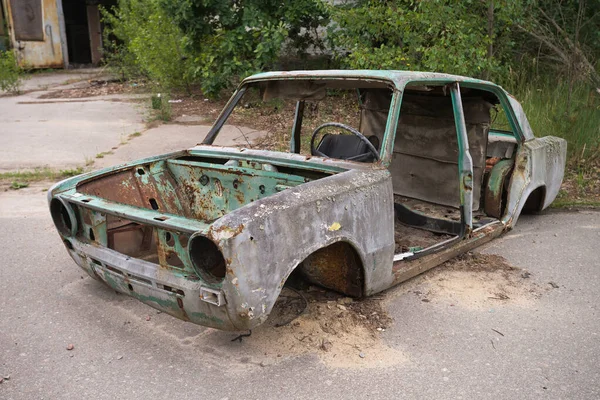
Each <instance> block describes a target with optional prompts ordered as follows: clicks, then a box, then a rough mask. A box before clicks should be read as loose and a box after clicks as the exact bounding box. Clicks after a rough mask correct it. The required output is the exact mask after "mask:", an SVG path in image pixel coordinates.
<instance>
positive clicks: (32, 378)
mask: <svg viewBox="0 0 600 400" xmlns="http://www.w3.org/2000/svg"><path fill="white" fill-rule="evenodd" d="M52 79H55V78H52ZM58 83H64V81H61V80H60V79H58ZM44 88H45V87H44ZM36 93H38V94H39V92H30V93H27V94H25V95H23V96H24V97H21V96H19V98H10V97H0V138H2V141H3V146H2V148H1V150H0V169H4V170H14V169H16V168H24V167H26V166H42V165H48V166H51V167H53V168H67V167H70V166H80V165H83V164H84V163H85V157H86V155H87V156H88V157H89V156H93V155H95V154H96V153H98V152H101V151H108V150H110V149H111V148H112V147H118V148H117V150H115V151H114V154H112V155H109V156H106V157H104V158H102V159H96V162H97V164H95V165H94V166H99V165H110V164H111V163H119V162H123V161H127V160H130V159H135V158H138V157H140V156H143V155H149V154H159V153H164V152H168V151H171V150H177V149H181V148H185V147H189V146H191V145H193V144H195V143H196V142H198V141H200V140H201V138H202V137H203V135H204V134H205V133H206V131H207V129H208V128H207V127H204V126H179V125H163V126H162V127H159V128H157V129H151V130H148V131H144V133H143V134H142V135H141V136H140V137H136V138H133V139H131V140H129V141H128V144H126V145H121V146H119V144H120V142H121V135H122V134H126V135H129V134H130V133H133V132H135V131H138V130H139V129H143V120H142V118H143V112H144V111H143V109H141V108H139V109H138V108H136V106H135V105H133V104H132V103H130V102H114V101H110V102H109V101H105V100H102V99H100V98H96V99H93V100H92V101H89V102H81V103H64V104H63V103H60V104H59V103H52V104H35V105H30V104H27V105H24V104H18V102H19V101H23V100H18V99H20V98H22V99H25V98H26V99H30V100H26V101H35V99H36V97H35V96H36ZM31 99H33V100H31ZM16 100H17V101H16ZM10 102H12V103H10ZM7 104H12V105H11V106H9V108H8V109H7V108H4V107H5V106H6V105H7ZM21 107H22V108H21ZM46 107H48V108H46ZM7 110H8V111H7ZM98 114H101V115H102V116H103V117H102V118H99V117H98ZM17 116H18V117H17ZM114 118H120V119H121V120H122V122H120V124H121V126H124V127H126V129H125V128H124V129H123V130H122V131H119V129H120V128H118V127H117V126H116V125H111V123H110V120H112V119H114ZM43 119H48V121H40V120H43ZM16 120H18V122H16ZM69 121H71V122H69ZM75 121H76V122H75ZM48 122H50V123H49V124H48ZM88 123H89V124H90V125H86V124H88ZM86 126H87V127H88V128H89V129H87V130H86V129H83V127H86ZM140 126H141V128H140ZM48 127H52V129H49V128H48ZM28 134H30V135H31V136H26V135H28ZM77 136H79V137H80V140H75V139H74V138H75V137H77ZM230 138H231V140H235V132H234V131H232V133H231V136H230ZM71 140H73V142H71ZM52 142H56V143H57V144H58V145H59V147H57V148H55V147H52V146H53V144H52ZM88 147H89V148H88ZM14 152H21V156H20V157H16V156H11V154H13V153H14ZM146 153H147V154H146ZM9 156H11V157H13V158H7V157H9ZM49 184H50V183H49V182H41V183H35V184H32V185H31V186H30V187H28V188H25V189H22V190H18V191H7V192H3V193H0V242H1V243H3V245H2V247H1V249H0V260H2V261H1V262H0V378H5V377H9V379H3V382H2V383H0V398H2V399H31V398H40V399H41V398H48V399H81V398H96V399H113V398H117V397H119V398H128V399H145V398H150V397H158V398H167V397H176V398H178V399H188V398H189V399H197V398H205V399H239V398H243V399H279V398H283V397H285V398H295V399H317V398H323V399H325V398H326V399H346V398H350V397H352V398H373V399H389V398H414V399H421V398H444V399H471V398H477V399H507V398H511V399H512V398H519V399H537V398H547V399H562V398H569V399H572V398H577V399H597V398H600V369H599V368H598V362H599V361H600V316H599V312H598V307H599V300H600V257H599V256H600V250H598V243H600V212H598V211H593V210H579V211H571V212H564V211H561V212H558V211H549V212H545V213H543V214H541V215H536V216H523V217H521V219H520V220H519V224H518V225H517V227H516V228H515V229H514V230H513V231H512V232H510V233H508V234H506V235H504V236H502V237H501V238H499V239H497V240H495V241H493V242H491V243H490V244H489V245H488V246H487V247H485V248H484V249H483V251H484V252H486V253H490V254H501V255H503V256H504V257H506V258H507V259H508V261H509V262H510V263H511V264H513V265H515V266H517V267H519V268H523V269H524V270H525V271H527V272H528V273H530V274H531V275H530V277H528V278H527V279H528V281H530V282H531V285H535V287H537V288H539V289H538V291H539V293H540V296H536V297H533V298H532V299H531V301H528V302H524V303H517V302H514V303H510V302H507V303H506V304H504V303H502V302H497V303H489V304H493V305H490V306H486V307H479V308H474V307H469V306H468V304H465V303H464V302H463V303H461V302H460V298H459V297H457V296H458V294H455V293H448V292H441V291H437V292H436V291H435V290H433V291H432V289H431V288H432V287H435V286H434V285H436V284H440V282H441V283H444V282H446V281H447V280H448V279H449V277H448V276H446V275H437V274H432V273H428V274H425V275H424V276H420V277H417V278H415V279H413V280H411V281H409V282H407V283H405V284H402V285H400V286H399V287H397V288H394V289H391V290H390V291H388V292H387V293H386V297H387V300H386V302H385V305H386V307H387V309H388V312H389V314H390V316H391V317H392V318H393V319H394V322H393V323H392V325H391V326H389V327H388V328H387V329H386V331H385V332H383V333H381V339H380V340H382V341H383V342H384V343H385V344H386V346H388V347H389V348H390V349H393V350H394V351H397V352H398V354H402V355H403V357H402V360H401V361H399V362H398V363H394V364H393V365H386V366H382V367H375V368H360V367H357V366H356V365H348V366H347V367H346V368H343V367H332V366H330V365H327V364H326V363H324V362H322V360H321V359H320V358H319V356H318V355H317V354H315V353H307V354H302V355H297V354H291V353H286V352H285V351H284V350H285V349H282V351H281V354H280V357H273V358H272V359H269V360H267V361H266V362H264V361H261V362H259V359H258V358H257V354H256V353H255V352H253V351H252V350H251V349H252V346H253V345H254V343H255V342H257V341H259V340H260V338H258V337H256V336H252V337H249V338H246V339H244V341H243V342H241V343H239V342H237V341H236V342H231V339H232V338H233V337H234V336H235V335H234V334H233V333H226V332H217V331H214V330H211V329H207V328H203V327H200V326H196V325H193V324H190V323H186V322H183V321H179V320H176V319H174V318H172V317H170V316H168V315H165V314H157V313H156V311H155V310H153V309H151V308H149V307H148V306H146V305H144V304H141V303H139V302H137V301H135V300H133V299H130V298H128V297H126V296H123V295H118V294H116V293H115V292H114V291H111V290H109V289H108V288H107V287H106V286H103V285H102V284H101V283H99V282H96V281H94V280H92V279H91V278H89V277H87V276H85V275H84V274H83V272H81V271H80V270H79V269H78V267H77V266H76V265H75V264H74V263H73V261H72V260H71V259H70V258H69V256H68V255H67V253H66V252H65V250H64V248H63V246H62V244H61V241H60V238H59V237H58V235H57V234H56V233H55V229H54V226H53V224H52V221H51V218H50V216H49V213H48V211H47V206H46V198H45V189H47V187H48V185H49ZM474 273H475V272H474ZM444 280H446V281H444ZM551 283H553V284H554V285H556V286H557V287H554V285H551ZM465 285H466V283H465ZM532 287H533V286H532ZM422 293H430V300H431V301H428V302H424V301H423V299H422ZM488 302H489V300H488ZM485 304H488V303H485ZM148 316H151V318H150V319H148ZM498 332H500V333H501V334H502V335H500V334H499V333H498ZM70 343H72V344H74V347H75V348H74V349H73V350H71V351H67V350H66V346H67V345H68V344H70ZM361 351H363V352H364V355H365V356H366V357H373V356H374V355H373V353H371V352H370V349H361ZM356 356H357V357H358V350H357V351H356ZM263 358H264V357H263Z"/></svg>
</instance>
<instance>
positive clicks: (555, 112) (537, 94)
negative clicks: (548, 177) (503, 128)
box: [510, 79, 600, 169]
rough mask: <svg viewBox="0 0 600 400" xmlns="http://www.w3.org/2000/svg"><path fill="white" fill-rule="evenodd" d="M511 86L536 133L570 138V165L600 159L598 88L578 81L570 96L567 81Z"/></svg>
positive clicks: (519, 83)
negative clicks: (596, 89)
mask: <svg viewBox="0 0 600 400" xmlns="http://www.w3.org/2000/svg"><path fill="white" fill-rule="evenodd" d="M510 86H512V93H513V94H514V95H515V97H517V99H518V100H519V101H520V103H521V104H522V106H523V109H524V110H525V114H526V115H527V119H528V120H529V123H530V125H531V128H532V129H533V133H534V134H535V135H536V136H538V137H539V136H546V135H553V136H559V137H562V138H564V139H566V140H567V142H568V163H569V166H571V167H574V168H577V169H579V168H582V167H583V168H585V167H586V165H591V164H594V163H596V162H598V161H600V94H599V93H596V91H595V89H592V88H591V87H590V86H589V85H587V84H584V83H576V84H574V85H573V87H572V88H571V94H570V96H569V84H568V82H563V81H552V80H550V79H536V80H529V81H521V82H514V83H513V84H511V85H510Z"/></svg>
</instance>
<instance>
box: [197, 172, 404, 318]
mask: <svg viewBox="0 0 600 400" xmlns="http://www.w3.org/2000/svg"><path fill="white" fill-rule="evenodd" d="M209 236H210V237H211V238H212V239H213V240H214V241H215V242H216V243H218V245H219V247H220V248H221V250H222V252H223V256H224V257H225V260H226V262H227V264H228V269H227V279H226V280H225V281H224V283H223V289H224V291H225V293H226V296H227V303H228V307H230V309H229V314H230V317H231V319H232V321H234V324H236V326H238V327H239V329H249V328H251V327H252V326H256V325H258V324H260V323H262V322H264V321H265V320H266V318H267V317H268V315H269V313H270V311H271V309H272V307H273V305H274V304H275V301H276V300H277V297H278V295H279V292H280V291H281V288H282V287H283V284H284V283H285V281H286V279H287V277H288V276H289V275H290V273H291V272H292V271H293V270H294V269H295V268H296V267H297V266H298V264H300V263H301V262H302V261H303V260H304V259H305V258H306V257H308V256H309V255H310V254H312V253H313V252H315V251H316V250H318V249H320V248H323V247H326V246H328V245H330V244H332V243H335V242H338V241H345V242H348V243H350V244H351V245H352V246H353V247H354V248H355V249H356V252H357V254H358V256H359V257H360V260H361V262H362V265H363V269H364V277H365V294H371V293H374V292H376V291H380V290H383V289H385V288H387V287H388V286H389V285H390V284H391V281H392V274H391V266H392V259H393V252H394V208H393V191H392V183H391V178H390V174H389V172H388V171H387V170H385V169H373V170H366V171H361V170H350V171H346V172H343V173H340V174H337V175H333V176H330V177H327V178H323V179H320V180H317V181H313V182H309V183H306V184H303V185H300V186H297V187H295V188H291V189H287V190H285V191H283V192H281V193H278V194H276V195H273V196H271V197H268V198H265V199H262V200H260V201H257V202H254V203H251V204H249V205H247V206H245V207H242V208H240V209H238V210H236V211H234V212H232V213H230V214H228V215H226V216H224V217H223V218H221V219H220V220H218V221H216V222H215V223H214V224H213V226H212V227H211V230H210V233H209Z"/></svg>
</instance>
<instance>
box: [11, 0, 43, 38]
mask: <svg viewBox="0 0 600 400" xmlns="http://www.w3.org/2000/svg"><path fill="white" fill-rule="evenodd" d="M9 2H10V10H11V14H12V21H13V29H14V35H15V40H28V41H43V40H44V21H43V16H42V3H41V2H40V1H39V0H9Z"/></svg>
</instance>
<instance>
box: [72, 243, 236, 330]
mask: <svg viewBox="0 0 600 400" xmlns="http://www.w3.org/2000/svg"><path fill="white" fill-rule="evenodd" d="M65 245H66V247H67V250H68V252H69V254H70V255H71V257H72V258H73V260H74V261H75V262H76V263H77V265H79V266H80V267H81V268H82V269H83V270H84V271H86V272H87V273H88V274H89V275H90V276H91V277H93V278H94V279H97V280H100V281H103V282H105V283H106V284H107V285H108V286H110V287H111V288H113V289H114V290H116V291H118V292H120V293H123V294H126V295H129V296H131V297H134V298H136V299H138V300H140V301H141V302H143V303H146V304H147V305H149V306H151V307H153V308H156V309H157V310H160V311H163V312H165V313H167V314H170V315H173V316H174V317H176V318H179V319H182V320H185V321H190V322H193V323H195V324H199V325H203V326H208V327H211V328H217V329H221V330H237V329H236V327H235V326H234V325H233V323H232V322H231V320H230V318H229V315H228V311H227V307H226V306H225V304H226V298H225V295H224V293H223V292H222V291H220V290H214V289H210V288H207V287H203V286H202V284H201V282H199V281H197V280H195V279H194V277H187V276H185V275H184V274H183V273H175V272H174V271H172V270H170V269H167V268H164V267H161V266H160V265H158V264H154V263H151V262H147V261H144V260H140V259H135V258H132V257H129V256H126V255H124V254H121V253H119V252H116V251H114V250H111V249H108V248H105V247H101V246H97V245H91V244H88V243H85V242H82V241H79V240H76V239H72V238H69V239H68V241H65Z"/></svg>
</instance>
